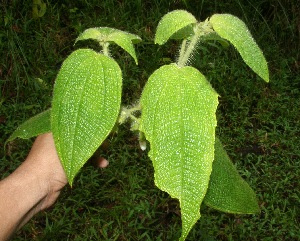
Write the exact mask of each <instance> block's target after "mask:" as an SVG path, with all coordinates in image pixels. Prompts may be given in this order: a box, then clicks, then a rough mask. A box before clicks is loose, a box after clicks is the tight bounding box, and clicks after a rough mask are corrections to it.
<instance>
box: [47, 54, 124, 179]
mask: <svg viewBox="0 0 300 241" xmlns="http://www.w3.org/2000/svg"><path fill="white" fill-rule="evenodd" d="M121 89H122V75H121V70H120V68H119V66H118V64H117V63H116V62H115V61H114V60H113V59H111V58H109V57H106V56H104V55H102V54H98V53H96V52H94V51H93V50H89V49H80V50H76V51H75V52H73V53H72V54H71V55H70V56H69V57H68V58H67V59H66V60H65V61H64V63H63V65H62V67H61V70H60V71H59V73H58V76H57V78H56V82H55V86H54V96H53V103H52V115H51V125H52V131H53V136H54V141H55V145H56V149H57V152H58V154H59V157H60V160H61V162H62V165H63V167H64V170H65V172H66V174H67V178H68V181H69V183H70V184H71V185H72V182H73V179H74V177H75V175H76V174H77V172H78V171H79V169H80V168H81V167H82V166H83V165H84V163H85V162H86V161H87V160H88V158H90V157H91V155H92V154H93V153H94V152H95V151H96V149H97V148H98V147H99V145H100V144H101V143H102V142H103V141H104V140H105V138H106V137H107V135H108V134H109V133H110V131H111V130H112V128H113V127H114V124H115V122H116V119H117V117H118V113H119V110H120V102H121Z"/></svg>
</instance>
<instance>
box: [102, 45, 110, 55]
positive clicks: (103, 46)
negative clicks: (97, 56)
mask: <svg viewBox="0 0 300 241" xmlns="http://www.w3.org/2000/svg"><path fill="white" fill-rule="evenodd" d="M101 46H102V48H103V54H104V55H105V56H107V57H109V48H108V46H109V43H107V42H104V43H102V44H101Z"/></svg>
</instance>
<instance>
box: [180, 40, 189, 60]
mask: <svg viewBox="0 0 300 241" xmlns="http://www.w3.org/2000/svg"><path fill="white" fill-rule="evenodd" d="M186 42H187V40H186V39H184V40H183V41H182V44H181V48H180V52H179V59H178V61H179V60H180V59H182V58H183V55H184V53H185V49H186Z"/></svg>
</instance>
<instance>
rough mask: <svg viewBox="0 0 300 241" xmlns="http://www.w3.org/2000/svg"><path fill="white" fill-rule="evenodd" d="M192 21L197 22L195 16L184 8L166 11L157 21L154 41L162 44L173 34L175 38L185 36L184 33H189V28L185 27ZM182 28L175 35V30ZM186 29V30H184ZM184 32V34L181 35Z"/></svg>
mask: <svg viewBox="0 0 300 241" xmlns="http://www.w3.org/2000/svg"><path fill="white" fill-rule="evenodd" d="M193 23H197V20H196V18H195V17H194V16H193V15H192V14H191V13H189V12H187V11H185V10H175V11H172V12H169V13H167V14H166V15H164V16H163V17H162V19H161V20H160V21H159V23H158V26H157V29H156V34H155V43H156V44H159V45H162V44H164V43H165V42H167V41H168V39H169V38H171V36H172V35H173V36H174V38H175V39H178V38H179V36H180V38H182V37H185V34H186V33H190V28H189V27H187V26H188V25H191V24H193ZM185 27H187V28H186V29H184V30H182V31H183V32H181V33H180V34H178V35H176V32H177V31H179V30H181V29H183V28H185ZM185 31H187V32H185ZM182 33H184V35H182Z"/></svg>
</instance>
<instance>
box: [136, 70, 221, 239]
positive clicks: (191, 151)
mask: <svg viewBox="0 0 300 241" xmlns="http://www.w3.org/2000/svg"><path fill="white" fill-rule="evenodd" d="M217 105H218V94H217V93H216V92H215V91H214V90H213V88H212V87H211V86H210V84H209V82H207V80H206V79H205V77H204V76H203V75H202V74H201V73H200V72H199V71H198V70H196V69H195V68H193V67H189V66H187V67H182V68H179V67H178V66H177V65H175V64H171V65H165V66H163V67H161V68H159V69H158V70H156V71H155V72H154V73H153V74H152V75H151V76H150V78H149V80H148V82H147V84H146V86H145V89H144V90H143V93H142V97H141V107H142V116H141V126H140V129H141V131H142V132H144V133H145V137H146V139H147V140H148V141H149V142H150V152H149V156H150V158H151V160H152V162H153V166H154V170H155V174H154V178H155V184H156V185H157V186H158V187H159V188H160V189H161V190H163V191H166V192H168V193H169V194H170V195H171V196H172V197H174V198H178V199H179V201H180V207H181V215H182V237H181V240H184V239H185V238H186V236H187V235H188V233H189V231H190V229H191V228H192V226H193V225H194V224H195V222H196V221H197V220H198V219H199V218H200V210H199V209H200V204H201V202H202V200H203V198H204V196H205V193H206V191H207V187H208V183H209V176H210V173H211V170H212V162H213V159H214V138H215V127H216V114H215V112H216V108H217Z"/></svg>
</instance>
